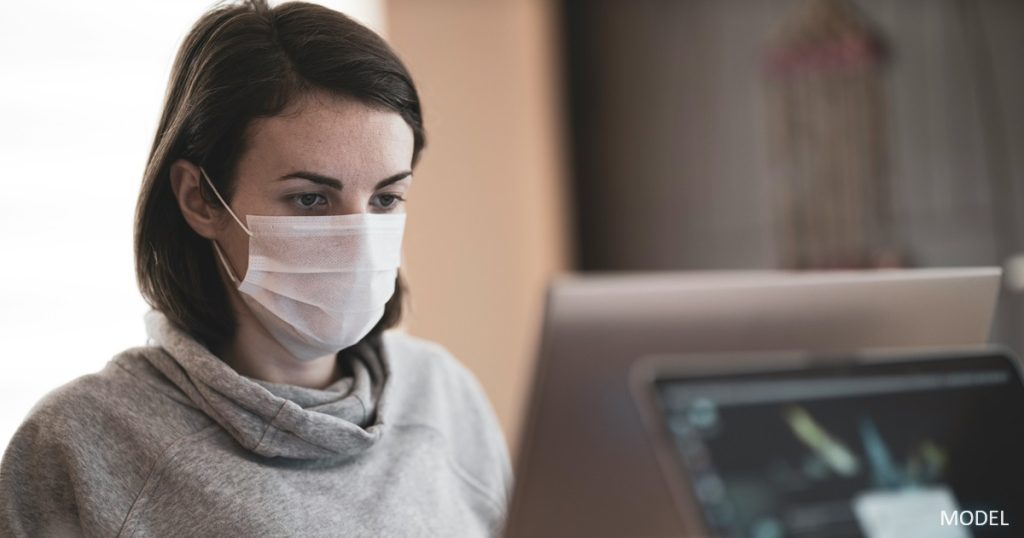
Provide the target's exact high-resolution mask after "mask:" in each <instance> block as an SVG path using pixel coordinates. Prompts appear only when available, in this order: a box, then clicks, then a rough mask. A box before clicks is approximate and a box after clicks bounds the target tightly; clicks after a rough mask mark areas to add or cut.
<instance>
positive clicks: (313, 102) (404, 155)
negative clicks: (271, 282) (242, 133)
mask: <svg viewBox="0 0 1024 538" xmlns="http://www.w3.org/2000/svg"><path fill="white" fill-rule="evenodd" d="M247 141H248V145H247V148H246V150H245V151H244V153H243V155H242V157H241V158H240V160H239V162H238V166H237V169H236V175H235V183H234V190H233V192H232V196H231V199H229V200H228V203H229V204H230V205H231V209H232V210H233V211H234V212H235V214H236V215H238V218H239V219H241V220H242V222H243V223H244V222H245V215H271V216H299V215H303V216H316V215H321V216H323V215H349V214H353V213H404V212H405V197H406V193H407V191H408V189H409V187H410V184H411V182H412V170H411V163H412V153H413V134H412V129H411V128H410V127H409V126H408V124H406V123H405V120H403V119H402V117H401V116H400V115H399V114H398V113H397V112H394V111H389V110H386V109H379V108H372V107H370V106H367V105H365V104H362V103H360V102H358V101H355V100H352V99H343V98H338V97H335V96H332V95H328V94H324V93H315V94H311V95H310V96H308V97H306V98H305V99H304V100H303V101H301V102H300V103H298V104H297V106H296V107H293V108H292V109H289V110H288V111H286V112H285V113H284V114H281V115H278V116H274V117H271V118H261V119H257V120H254V121H253V122H252V123H251V124H250V127H249V131H248V134H247ZM221 213H223V214H222V215H221V218H219V219H217V222H216V223H215V224H214V228H215V230H214V234H215V236H216V237H214V238H213V239H215V240H216V241H217V243H218V244H219V245H220V246H221V248H222V249H223V250H224V251H225V254H226V255H227V257H228V261H229V262H230V264H231V266H232V268H234V269H235V272H236V275H237V276H238V278H239V279H240V280H241V279H242V278H243V276H244V275H245V271H246V269H247V263H248V257H249V237H248V235H247V234H246V233H245V231H244V230H242V229H241V227H239V225H238V223H236V222H235V221H234V219H232V218H231V216H230V215H229V214H228V213H227V211H224V210H221Z"/></svg>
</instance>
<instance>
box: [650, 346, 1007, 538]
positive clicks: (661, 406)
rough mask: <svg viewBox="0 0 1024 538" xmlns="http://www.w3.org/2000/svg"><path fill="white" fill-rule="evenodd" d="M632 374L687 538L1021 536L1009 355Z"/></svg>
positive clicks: (671, 366) (674, 358)
mask: <svg viewBox="0 0 1024 538" xmlns="http://www.w3.org/2000/svg"><path fill="white" fill-rule="evenodd" d="M631 379H632V387H633V390H634V396H635V398H636V403H637V405H638V408H639V410H640V411H641V415H642V416H643V417H644V418H645V424H646V425H647V428H648V432H649V434H650V437H651V439H652V440H653V442H654V445H655V448H656V451H657V454H658V457H659V462H660V463H661V465H662V469H663V471H664V472H663V478H664V480H665V481H666V484H667V485H668V487H669V489H670V490H671V491H672V493H673V498H674V501H675V505H676V508H677V510H678V513H679V515H680V517H681V519H682V521H683V523H684V527H685V535H687V536H724V537H749V538H767V537H779V538H782V537H801V538H834V537H851V538H854V537H865V538H883V537H893V538H895V537H899V538H935V537H940V538H941V537H948V538H966V537H971V536H974V537H986V536H1021V535H1024V384H1022V383H1021V375H1020V369H1019V363H1018V361H1017V359H1015V358H1014V357H1013V356H1012V355H1011V354H1010V353H1009V352H1008V351H1006V350H1004V349H1000V348H988V349H978V350H961V351H947V352H940V353H924V354H893V353H891V352H890V353H882V354H872V353H867V354H855V355H843V356H831V357H820V356H816V355H810V354H805V353H794V354H770V355H757V354H747V355H742V354H740V355H737V354H723V355H718V356H714V355H708V356H687V355H664V356H657V357H648V358H645V359H643V360H641V361H640V362H638V363H637V364H636V365H635V366H634V368H633V373H632V376H631Z"/></svg>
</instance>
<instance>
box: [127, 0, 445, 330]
mask: <svg viewBox="0 0 1024 538" xmlns="http://www.w3.org/2000/svg"><path fill="white" fill-rule="evenodd" d="M313 90H323V91H327V92H329V93H331V94H335V95H339V96H343V97H348V98H354V99H356V100H358V101H360V102H363V103H365V104H368V105H371V106H376V107H382V108H385V109H388V110H393V111H395V112H397V113H399V114H400V115H401V116H402V118H404V119H405V122H406V123H407V124H408V125H409V127H410V128H412V132H413V156H412V164H413V165H414V166H415V164H416V162H417V160H418V159H419V154H420V151H421V150H422V149H423V146H424V144H425V133H424V130H423V120H422V115H421V112H420V101H419V96H418V95H417V92H416V87H415V85H414V84H413V81H412V77H411V76H410V75H409V72H408V70H407V69H406V68H405V66H404V65H403V64H402V62H401V60H400V59H399V58H398V56H397V55H396V54H395V52H394V51H393V50H391V47H389V46H388V44H387V43H385V42H384V40H383V39H381V38H380V36H378V35H377V34H375V33H374V32H373V31H371V30H369V29H367V28H366V27H364V26H362V25H360V24H359V23H357V22H355V21H354V20H352V19H350V18H349V17H347V16H345V15H343V14H341V13H338V12H336V11H333V10H330V9H328V8H325V7H322V6H318V5H315V4H309V3H305V2H288V3H285V4H281V5H279V6H276V7H274V8H271V7H269V6H268V5H267V2H266V0H248V1H246V2H244V3H242V4H229V5H222V6H218V7H216V8H214V9H212V10H211V11H209V12H208V13H206V14H205V15H203V16H202V17H201V18H200V19H199V20H198V21H197V22H196V24H195V25H194V26H193V27H192V30H191V31H190V32H189V34H188V36H186V37H185V41H184V42H183V43H182V45H181V48H180V49H179V50H178V55H177V57H176V59H175V61H174V67H173V68H172V70H171V77H170V80H169V82H168V86H167V94H166V96H165V102H164V108H163V113H162V115H161V117H160V123H159V126H158V127H157V131H156V137H155V138H154V140H153V147H152V149H151V151H150V154H149V160H148V162H147V164H146V170H145V176H144V178H143V180H142V189H141V192H140V193H139V201H138V206H137V207H136V215H135V273H136V278H137V280H138V284H139V289H140V291H141V292H142V295H143V297H144V298H145V299H146V301H147V302H148V303H149V304H150V306H152V307H153V308H155V309H157V310H160V311H162V312H163V313H164V314H165V315H167V317H168V318H169V319H170V320H171V321H172V322H174V323H176V324H178V325H179V326H181V327H182V328H183V329H185V330H186V331H188V332H189V333H190V334H191V335H192V336H193V337H195V338H196V339H197V340H199V341H201V342H202V343H204V344H205V345H206V346H207V347H209V348H210V349H211V350H216V349H218V348H219V347H220V346H221V345H222V344H224V343H225V342H227V341H230V340H231V339H232V338H233V337H234V334H235V330H236V327H235V316H234V313H233V312H232V311H231V305H230V303H229V302H228V297H227V290H226V288H225V286H224V282H223V281H222V280H221V278H220V276H219V273H218V272H217V269H216V264H215V261H214V254H213V250H212V246H211V242H210V241H208V240H206V239H205V238H203V237H202V236H200V235H199V234H198V233H196V232H195V231H194V230H193V229H192V228H191V227H190V226H189V225H188V223H187V222H186V221H185V218H184V217H183V216H182V214H181V210H180V208H179V206H178V202H177V200H176V198H175V196H174V193H173V191H172V189H171V182H170V166H171V164H172V163H173V162H174V161H175V160H177V159H179V158H182V159H187V160H189V161H191V162H193V163H194V164H197V165H199V166H202V167H203V168H204V169H205V170H206V171H207V172H208V173H209V175H210V177H211V179H213V181H214V182H215V184H216V186H217V190H218V191H220V192H222V193H224V195H225V199H226V200H229V201H230V199H231V196H232V194H233V192H234V189H233V183H234V181H233V178H234V172H235V168H236V165H237V162H238V160H239V158H240V157H241V155H242V154H243V152H244V150H245V149H246V139H245V132H246V128H247V126H248V125H249V123H250V122H251V121H252V120H253V119H255V118H261V117H271V116H275V115H277V114H280V113H281V112H283V111H284V110H285V108H286V107H287V106H288V105H289V104H290V103H292V102H294V101H295V100H296V99H297V98H299V97H301V96H302V95H304V94H306V93H309V92H311V91H313ZM200 193H201V194H202V196H203V198H204V199H205V200H206V201H207V203H210V204H212V205H214V206H220V205H221V204H220V203H219V202H218V201H217V200H216V198H215V197H214V196H213V194H212V193H211V192H210V191H209V189H208V187H207V186H206V185H205V184H204V182H200ZM405 291H406V290H405V285H404V282H403V280H402V277H401V273H399V276H398V279H397V282H396V286H395V293H394V295H393V296H392V297H391V299H390V300H389V301H388V303H387V306H386V308H385V311H384V316H383V317H382V318H381V320H380V321H379V322H378V323H377V325H376V326H375V327H374V329H373V330H372V331H371V332H370V335H377V334H379V332H380V331H383V330H384V329H387V328H389V327H392V326H394V325H396V324H397V323H398V322H399V320H400V319H401V315H402V302H403V296H404V294H405ZM368 336H369V335H368Z"/></svg>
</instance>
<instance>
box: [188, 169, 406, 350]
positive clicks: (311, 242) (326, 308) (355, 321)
mask: <svg viewBox="0 0 1024 538" xmlns="http://www.w3.org/2000/svg"><path fill="white" fill-rule="evenodd" d="M200 171H201V172H202V174H203V177H204V178H205V179H206V182H207V183H209V184H210V188H212V189H213V192H214V194H216V195H217V198H218V199H219V200H220V201H221V203H222V204H224V207H225V208H227V210H228V212H229V213H230V214H231V216H232V217H233V218H234V219H235V222H237V223H238V225H239V226H241V227H242V229H243V230H244V231H245V233H247V234H249V266H248V269H247V270H246V272H245V278H243V279H242V281H241V282H239V280H238V277H237V276H235V273H234V271H232V269H231V265H230V264H229V263H228V261H227V258H226V257H225V256H224V253H223V252H222V251H221V249H220V246H219V245H217V242H216V241H214V243H213V246H214V249H215V250H216V252H217V257H218V258H220V261H221V263H222V264H223V265H224V269H225V270H226V271H227V273H228V276H229V277H230V278H231V281H232V282H234V284H235V285H236V286H237V287H238V291H239V292H241V293H240V295H241V297H242V299H243V300H244V301H245V303H246V304H247V305H248V306H249V309H250V310H251V311H252V313H253V314H254V315H255V317H256V318H257V319H258V320H259V321H260V323H262V324H263V326H264V327H266V329H267V331H269V332H270V334H271V335H272V336H273V337H274V338H275V339H276V340H277V341H278V342H280V343H281V345H282V346H284V348H285V349H287V350H288V351H289V352H290V353H291V354H292V355H294V356H295V357H296V358H298V359H299V360H311V359H315V358H317V357H322V356H324V355H327V354H329V353H336V352H338V351H340V350H342V349H345V348H346V347H349V346H351V345H352V344H355V343H356V342H358V341H359V340H361V339H362V338H363V337H364V336H366V335H367V333H369V332H370V330H371V329H373V327H374V325H376V324H377V322H378V321H380V319H381V317H382V316H383V315H384V306H385V305H386V304H387V302H388V299H390V298H391V296H392V295H393V294H394V291H395V278H396V277H397V275H398V266H399V264H400V263H401V250H402V233H403V231H404V230H405V214H404V213H396V214H372V213H355V214H351V215H332V216H302V217H271V216H256V215H246V216H245V220H246V223H247V224H248V226H246V225H245V224H242V221H241V220H239V218H238V217H237V216H236V215H235V212H234V211H232V210H231V207H230V206H228V204H227V202H226V201H225V200H224V198H222V197H221V195H220V193H219V192H217V188H216V187H214V185H213V182H212V181H210V178H209V176H207V175H206V171H205V170H203V169H202V168H200Z"/></svg>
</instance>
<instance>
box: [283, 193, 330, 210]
mask: <svg viewBox="0 0 1024 538" xmlns="http://www.w3.org/2000/svg"><path fill="white" fill-rule="evenodd" d="M291 198H292V200H293V201H294V202H295V205H296V206H298V208H299V209H302V210H304V211H308V210H311V209H316V208H318V207H321V206H324V205H327V198H325V197H324V196H323V195H322V194H316V193H314V192H306V193H302V194H296V195H295V196H292V197H291Z"/></svg>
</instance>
